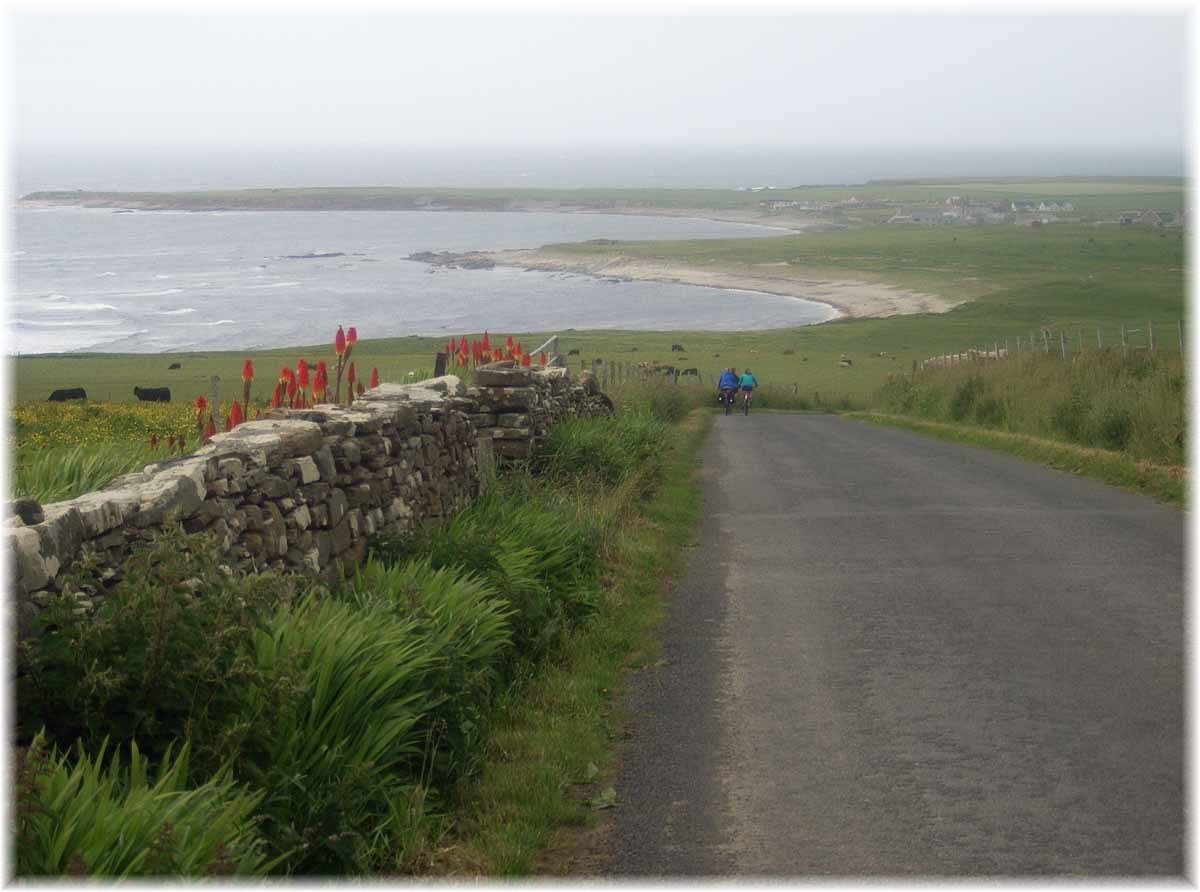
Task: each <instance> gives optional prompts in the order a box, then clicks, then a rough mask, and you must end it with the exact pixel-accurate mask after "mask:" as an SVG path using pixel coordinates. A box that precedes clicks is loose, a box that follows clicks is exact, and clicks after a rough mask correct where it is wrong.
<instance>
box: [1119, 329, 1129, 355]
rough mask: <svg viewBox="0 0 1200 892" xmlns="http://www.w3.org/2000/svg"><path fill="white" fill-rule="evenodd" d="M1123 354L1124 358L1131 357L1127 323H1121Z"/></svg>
mask: <svg viewBox="0 0 1200 892" xmlns="http://www.w3.org/2000/svg"><path fill="white" fill-rule="evenodd" d="M1121 353H1122V354H1123V355H1124V356H1128V355H1129V342H1128V341H1126V340H1125V323H1124V322H1122V323H1121Z"/></svg>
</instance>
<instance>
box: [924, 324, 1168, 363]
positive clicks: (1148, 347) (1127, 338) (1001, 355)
mask: <svg viewBox="0 0 1200 892" xmlns="http://www.w3.org/2000/svg"><path fill="white" fill-rule="evenodd" d="M1184 334H1185V333H1184V326H1183V320H1182V319H1176V320H1174V321H1171V322H1162V321H1159V322H1155V321H1154V320H1153V319H1147V320H1146V321H1145V322H1121V323H1117V324H1115V325H1113V324H1109V325H1096V326H1091V325H1088V326H1082V325H1077V326H1070V327H1066V326H1064V327H1045V328H1035V329H1031V330H1030V331H1029V332H1027V333H1019V334H1009V335H1006V336H1005V337H1003V338H999V337H993V338H991V339H990V340H988V341H983V342H982V343H979V344H976V345H974V346H971V347H967V348H966V349H963V350H958V351H955V352H953V353H943V354H941V355H939V356H930V357H929V358H928V359H924V360H921V361H920V362H919V363H918V362H917V361H916V360H914V361H913V369H914V371H915V370H916V369H917V368H918V367H919V368H921V369H927V368H943V367H946V366H954V365H962V364H966V363H980V362H989V361H996V360H1001V359H1016V360H1020V359H1022V358H1023V357H1032V356H1057V357H1061V358H1062V359H1063V360H1070V359H1072V358H1073V357H1076V356H1080V355H1082V354H1084V353H1087V352H1090V351H1095V350H1120V351H1122V353H1123V354H1124V355H1125V356H1130V355H1133V354H1136V353H1138V352H1143V353H1149V354H1151V355H1154V354H1158V353H1175V354H1181V353H1183V351H1184Z"/></svg>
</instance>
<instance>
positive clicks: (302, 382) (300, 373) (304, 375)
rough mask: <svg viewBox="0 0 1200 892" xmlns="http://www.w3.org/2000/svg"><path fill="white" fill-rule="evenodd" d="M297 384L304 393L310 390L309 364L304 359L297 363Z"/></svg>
mask: <svg viewBox="0 0 1200 892" xmlns="http://www.w3.org/2000/svg"><path fill="white" fill-rule="evenodd" d="M296 384H298V385H299V386H300V389H301V390H302V391H304V390H308V363H307V362H305V361H304V360H303V359H302V360H300V361H299V362H298V363H296Z"/></svg>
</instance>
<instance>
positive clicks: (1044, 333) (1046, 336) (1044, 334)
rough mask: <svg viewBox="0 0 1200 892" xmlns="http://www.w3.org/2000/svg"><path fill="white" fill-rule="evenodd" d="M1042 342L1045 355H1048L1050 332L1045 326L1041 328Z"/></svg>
mask: <svg viewBox="0 0 1200 892" xmlns="http://www.w3.org/2000/svg"><path fill="white" fill-rule="evenodd" d="M1042 344H1043V345H1044V346H1045V348H1046V355H1047V356H1049V355H1050V332H1049V331H1048V330H1047V329H1045V328H1043V329H1042Z"/></svg>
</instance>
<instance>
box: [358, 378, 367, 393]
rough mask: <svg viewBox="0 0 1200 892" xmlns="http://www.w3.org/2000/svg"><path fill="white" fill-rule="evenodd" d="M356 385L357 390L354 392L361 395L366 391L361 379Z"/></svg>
mask: <svg viewBox="0 0 1200 892" xmlns="http://www.w3.org/2000/svg"><path fill="white" fill-rule="evenodd" d="M357 386H358V390H357V391H356V392H357V393H358V395H359V396H362V395H363V394H364V393H366V392H367V388H365V387H363V383H362V382H361V381H359V382H358V385H357Z"/></svg>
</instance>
